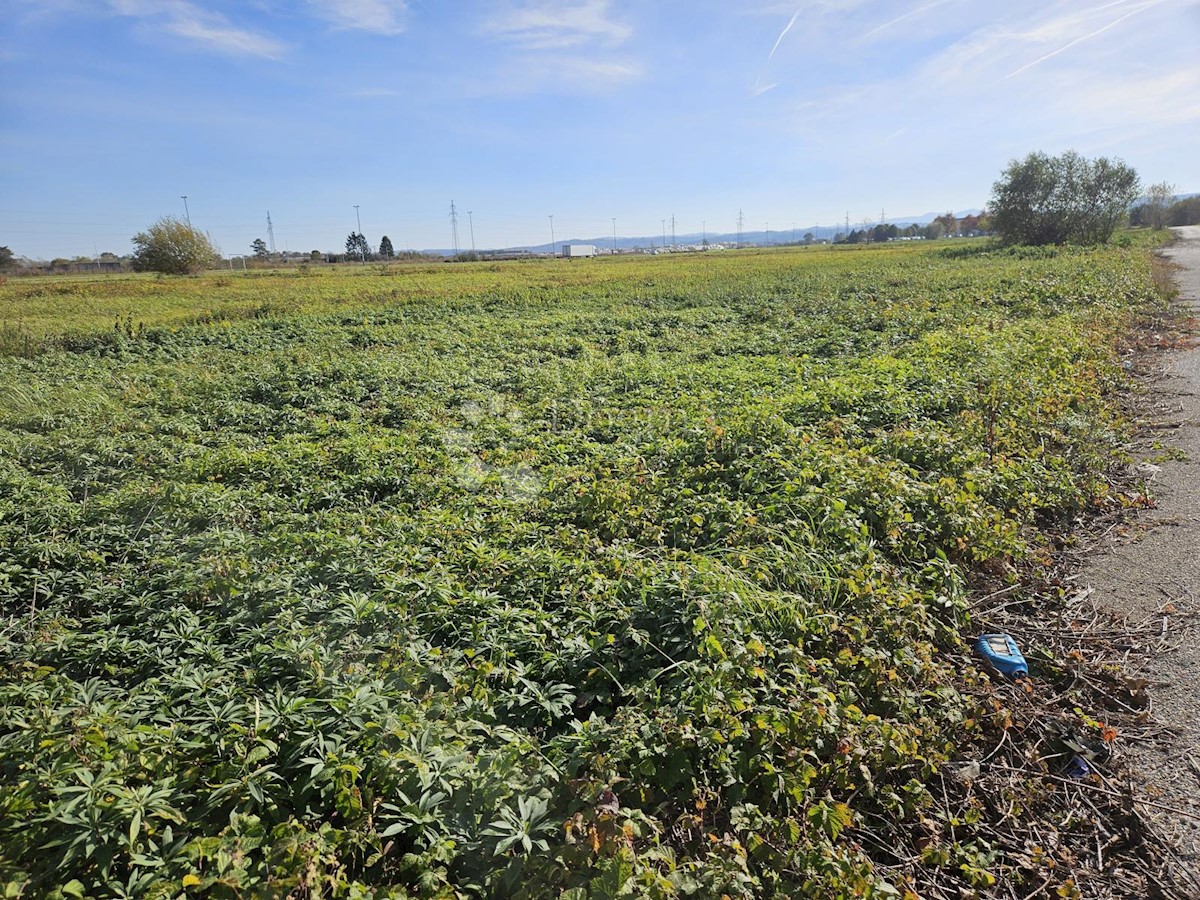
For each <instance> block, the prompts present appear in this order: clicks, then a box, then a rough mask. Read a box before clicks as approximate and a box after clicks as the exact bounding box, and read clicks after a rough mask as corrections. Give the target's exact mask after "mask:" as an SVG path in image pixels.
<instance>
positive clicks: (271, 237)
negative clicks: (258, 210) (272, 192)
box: [267, 209, 275, 253]
mask: <svg viewBox="0 0 1200 900" xmlns="http://www.w3.org/2000/svg"><path fill="white" fill-rule="evenodd" d="M267 242H268V243H269V244H270V245H271V252H272V253H274V252H275V228H274V226H273V225H272V224H271V211H270V210H269V209H268V210H267Z"/></svg>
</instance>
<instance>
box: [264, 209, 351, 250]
mask: <svg viewBox="0 0 1200 900" xmlns="http://www.w3.org/2000/svg"><path fill="white" fill-rule="evenodd" d="M357 208H358V207H355V209H357ZM267 241H268V242H269V243H270V245H271V252H272V253H274V252H275V228H274V226H273V225H272V224H271V211H270V210H269V209H268V210H267Z"/></svg>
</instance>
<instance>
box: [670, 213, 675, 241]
mask: <svg viewBox="0 0 1200 900" xmlns="http://www.w3.org/2000/svg"><path fill="white" fill-rule="evenodd" d="M675 246H676V243H675V213H671V247H672V249H674V247H675Z"/></svg>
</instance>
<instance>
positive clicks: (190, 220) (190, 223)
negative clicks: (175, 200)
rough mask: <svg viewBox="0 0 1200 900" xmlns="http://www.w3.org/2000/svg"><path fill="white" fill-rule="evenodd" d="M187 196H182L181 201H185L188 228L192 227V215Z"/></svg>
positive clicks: (184, 211) (185, 216)
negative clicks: (189, 210)
mask: <svg viewBox="0 0 1200 900" xmlns="http://www.w3.org/2000/svg"><path fill="white" fill-rule="evenodd" d="M187 198H188V195H187V194H180V195H179V199H180V200H182V201H183V217H184V218H185V219H187V223H188V228H191V227H192V214H191V213H190V212H188V205H187Z"/></svg>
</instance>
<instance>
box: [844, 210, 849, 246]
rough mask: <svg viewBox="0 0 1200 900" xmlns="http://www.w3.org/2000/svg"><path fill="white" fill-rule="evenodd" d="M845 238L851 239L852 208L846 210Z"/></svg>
mask: <svg viewBox="0 0 1200 900" xmlns="http://www.w3.org/2000/svg"><path fill="white" fill-rule="evenodd" d="M844 236H845V238H846V239H847V240H849V239H850V210H846V233H845V235H844Z"/></svg>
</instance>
